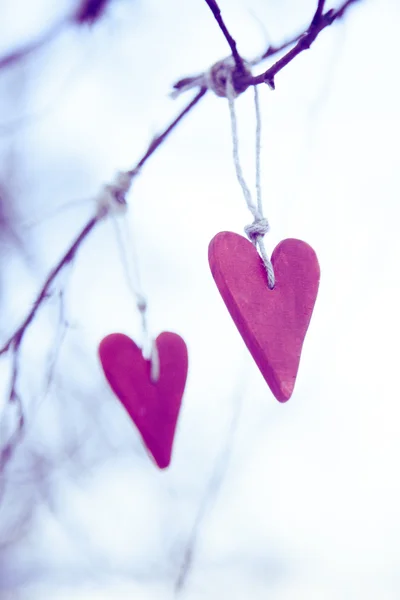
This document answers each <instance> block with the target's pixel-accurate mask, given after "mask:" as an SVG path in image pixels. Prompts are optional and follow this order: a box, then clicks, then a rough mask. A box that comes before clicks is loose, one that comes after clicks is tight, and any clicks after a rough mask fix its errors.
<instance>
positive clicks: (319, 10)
mask: <svg viewBox="0 0 400 600" xmlns="http://www.w3.org/2000/svg"><path fill="white" fill-rule="evenodd" d="M324 8H325V0H318V5H317V10H316V11H315V14H314V16H313V19H312V21H311V27H312V26H313V25H316V24H317V23H319V21H320V19H321V17H322V15H323V14H324Z"/></svg>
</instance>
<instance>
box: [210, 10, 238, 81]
mask: <svg viewBox="0 0 400 600" xmlns="http://www.w3.org/2000/svg"><path fill="white" fill-rule="evenodd" d="M206 2H207V4H208V6H209V8H210V10H211V12H212V14H213V15H214V18H215V20H216V21H217V23H218V25H219V28H220V29H221V31H222V33H223V34H224V36H225V39H226V41H227V42H228V44H229V48H230V49H231V52H232V56H233V59H234V61H235V64H236V68H237V69H238V71H239V72H240V73H241V72H244V71H245V66H244V61H243V58H242V57H241V56H240V54H239V52H238V50H237V47H236V41H235V40H234V39H233V37H232V36H231V34H230V33H229V31H228V29H227V27H226V25H225V23H224V20H223V18H222V15H221V10H220V8H219V6H218V4H217V2H216V0H206Z"/></svg>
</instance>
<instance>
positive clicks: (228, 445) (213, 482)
mask: <svg viewBox="0 0 400 600" xmlns="http://www.w3.org/2000/svg"><path fill="white" fill-rule="evenodd" d="M245 383H246V382H245V380H244V379H242V382H241V384H239V385H240V388H239V389H238V388H237V387H236V388H235V389H236V402H235V407H234V411H233V415H232V419H231V422H230V425H229V429H228V434H227V436H226V439H225V443H224V445H223V447H222V449H221V452H220V454H219V456H218V458H217V460H216V463H215V466H214V470H213V472H212V475H211V479H210V481H209V483H208V485H207V489H206V491H205V494H204V496H203V499H202V501H201V503H200V506H199V509H198V512H197V515H196V518H195V521H194V523H193V527H192V531H191V533H190V536H189V539H188V542H187V545H186V548H185V552H184V555H183V558H182V563H181V565H180V569H179V573H178V577H177V579H176V581H175V588H174V589H175V597H178V596H179V595H180V594H182V592H183V590H184V588H185V585H186V582H187V579H188V576H189V573H190V571H191V568H192V566H193V561H194V557H195V551H196V545H197V539H198V534H199V530H200V527H201V525H202V523H203V522H204V519H205V517H206V516H207V512H208V511H209V510H210V509H211V506H212V504H213V503H214V504H215V502H216V500H217V497H218V494H219V492H220V490H221V487H222V484H223V482H224V480H225V476H226V473H227V471H228V467H229V460H230V457H231V453H232V449H233V445H234V439H235V436H236V432H237V428H238V425H239V418H240V415H241V412H242V407H243V398H244V387H245Z"/></svg>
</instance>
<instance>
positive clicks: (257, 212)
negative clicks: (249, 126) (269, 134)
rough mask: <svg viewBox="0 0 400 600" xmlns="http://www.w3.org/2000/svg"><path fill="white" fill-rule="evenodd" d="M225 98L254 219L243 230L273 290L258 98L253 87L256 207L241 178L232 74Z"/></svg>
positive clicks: (236, 162)
mask: <svg viewBox="0 0 400 600" xmlns="http://www.w3.org/2000/svg"><path fill="white" fill-rule="evenodd" d="M226 97H227V99H228V105H229V113H230V117H231V130H232V146H233V162H234V165H235V171H236V177H237V180H238V182H239V185H240V187H241V188H242V191H243V196H244V199H245V201H246V204H247V207H248V209H249V210H250V212H251V214H252V215H253V217H254V221H253V223H251V224H250V225H247V226H246V227H245V228H244V230H245V233H246V235H247V237H248V238H249V240H250V241H251V242H252V243H253V244H254V246H255V247H256V248H258V250H259V252H260V254H261V257H262V259H263V263H264V265H265V268H266V271H267V277H268V287H269V288H270V289H273V287H274V286H275V274H274V268H273V266H272V263H271V261H270V259H269V257H268V254H267V251H266V249H265V245H264V240H263V238H264V235H265V234H266V233H267V232H268V231H269V223H268V220H267V219H266V218H265V217H264V215H263V208H262V197H261V167H260V162H261V111H260V103H259V98H258V90H257V86H254V107H255V114H256V193H257V205H255V204H254V202H253V200H252V197H251V192H250V190H249V188H248V186H247V184H246V181H245V179H244V176H243V171H242V167H241V164H240V159H239V137H238V130H237V120H236V111H235V97H236V93H235V90H234V86H233V81H232V74H230V76H228V77H227V81H226Z"/></svg>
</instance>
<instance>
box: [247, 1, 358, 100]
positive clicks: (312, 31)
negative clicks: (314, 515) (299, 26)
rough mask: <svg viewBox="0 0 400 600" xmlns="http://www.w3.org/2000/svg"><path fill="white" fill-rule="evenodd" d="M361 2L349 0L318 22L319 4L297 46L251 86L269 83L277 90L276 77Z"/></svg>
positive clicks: (329, 11)
mask: <svg viewBox="0 0 400 600" xmlns="http://www.w3.org/2000/svg"><path fill="white" fill-rule="evenodd" d="M359 1H360V0H347V1H346V2H345V3H344V4H343V5H342V6H341V7H339V8H338V9H336V10H334V9H331V10H328V11H327V12H326V13H324V14H321V15H320V16H319V17H318V20H317V21H316V20H315V19H316V16H317V15H318V12H319V8H320V4H322V5H323V4H324V3H321V2H318V8H317V12H316V13H315V15H314V17H313V20H312V22H311V24H310V27H309V29H308V30H307V31H306V32H305V33H304V34H303V35H302V36H300V37H299V40H298V42H297V44H296V45H295V46H294V48H292V49H291V50H289V52H287V54H285V55H284V56H283V57H282V58H280V59H279V60H278V61H277V62H276V63H275V64H274V65H272V67H269V69H267V70H266V71H265V72H264V73H261V75H257V76H256V77H253V78H251V80H250V83H249V85H258V84H260V83H267V84H268V85H269V86H270V87H271V88H272V89H274V88H275V76H276V74H277V73H279V71H281V70H282V69H283V68H284V67H286V66H287V65H288V64H289V63H290V62H292V60H293V59H294V58H296V56H298V55H299V54H301V52H303V51H304V50H308V49H309V48H310V47H311V45H312V44H313V42H314V41H315V40H316V39H317V37H318V35H319V34H320V33H321V31H323V30H324V29H325V28H326V27H329V26H330V25H332V23H334V22H335V21H337V20H338V19H340V18H342V17H343V15H344V14H345V12H346V11H347V9H348V8H349V7H350V5H351V4H354V3H355V2H359Z"/></svg>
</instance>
